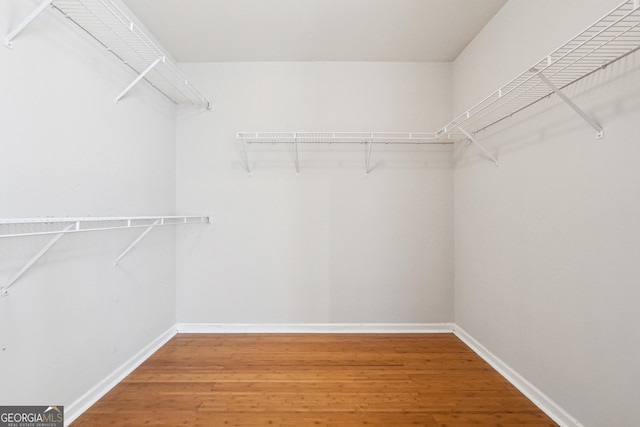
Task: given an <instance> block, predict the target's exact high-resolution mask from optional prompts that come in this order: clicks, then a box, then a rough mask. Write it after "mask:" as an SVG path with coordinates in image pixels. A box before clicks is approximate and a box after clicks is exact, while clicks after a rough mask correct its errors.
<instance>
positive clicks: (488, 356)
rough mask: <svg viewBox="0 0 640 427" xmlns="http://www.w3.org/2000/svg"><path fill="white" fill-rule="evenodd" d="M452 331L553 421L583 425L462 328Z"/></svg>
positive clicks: (564, 426)
mask: <svg viewBox="0 0 640 427" xmlns="http://www.w3.org/2000/svg"><path fill="white" fill-rule="evenodd" d="M453 333H454V334H455V335H456V336H457V337H458V338H460V339H461V340H462V341H463V342H464V343H465V344H466V345H467V346H469V347H470V348H471V349H472V350H473V351H474V352H476V353H477V354H478V355H479V356H480V357H482V358H483V359H484V360H485V361H486V362H487V363H489V365H491V366H492V367H493V369H495V370H496V371H498V372H499V373H500V375H502V376H503V377H504V378H506V379H507V381H509V382H510V383H511V384H512V385H513V386H514V387H515V388H517V389H518V390H520V391H521V392H522V394H524V395H525V396H527V398H528V399H529V400H531V401H532V402H533V403H534V404H535V405H536V406H538V407H539V408H540V409H541V410H542V411H543V412H544V413H545V414H547V415H548V416H549V417H551V419H553V421H555V422H556V423H558V424H559V425H560V426H562V427H576V426H577V427H583V426H582V424H580V422H578V420H576V419H575V418H573V417H572V416H571V415H570V414H569V413H568V412H567V411H565V410H564V409H562V407H560V406H559V405H558V404H557V403H555V402H554V401H553V400H551V399H550V398H549V397H548V396H547V395H545V394H544V393H543V392H541V391H540V390H539V389H538V388H536V387H535V386H534V385H533V384H531V383H530V382H529V381H527V380H526V379H525V378H524V377H522V376H521V375H520V374H518V373H517V372H516V371H515V370H514V369H512V368H511V367H510V366H509V365H507V364H506V363H504V362H503V361H502V360H500V359H499V358H498V357H497V356H496V355H494V354H493V353H491V352H490V351H489V350H487V348H486V347H484V346H483V345H482V344H480V343H479V342H478V341H476V340H475V339H474V338H473V337H472V336H471V335H469V334H468V333H467V332H465V331H464V329H462V328H461V327H459V326H458V325H455V326H454V328H453Z"/></svg>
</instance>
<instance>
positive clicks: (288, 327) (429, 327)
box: [176, 323, 454, 334]
mask: <svg viewBox="0 0 640 427" xmlns="http://www.w3.org/2000/svg"><path fill="white" fill-rule="evenodd" d="M453 326H454V325H453V323H291V324H290V323H272V324H253V323H178V324H177V325H176V328H177V330H178V333H199V334H233V333H235V334H246V333H330V334H336V333H371V334H375V333H378V334H384V333H452V332H453Z"/></svg>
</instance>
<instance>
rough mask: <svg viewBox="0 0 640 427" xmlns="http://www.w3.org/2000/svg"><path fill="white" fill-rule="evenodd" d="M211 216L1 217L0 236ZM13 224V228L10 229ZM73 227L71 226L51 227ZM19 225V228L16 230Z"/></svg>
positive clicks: (207, 221) (162, 223) (190, 221)
mask: <svg viewBox="0 0 640 427" xmlns="http://www.w3.org/2000/svg"><path fill="white" fill-rule="evenodd" d="M210 223H211V217H210V216H123V217H113V216H110V217H43V218H0V239H2V238H9V237H26V236H42V235H50V234H60V233H63V234H67V233H80V232H88V231H106V230H118V229H125V228H144V227H151V226H154V227H156V226H168V225H184V224H210ZM9 226H13V227H11V228H13V229H14V230H13V231H7V229H8V228H9ZM61 226H71V227H70V228H69V229H66V230H65V229H64V228H62V229H51V228H52V227H61ZM16 228H17V229H18V230H16Z"/></svg>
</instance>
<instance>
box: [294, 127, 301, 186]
mask: <svg viewBox="0 0 640 427" xmlns="http://www.w3.org/2000/svg"><path fill="white" fill-rule="evenodd" d="M293 147H294V148H295V154H296V157H295V160H296V176H300V158H299V156H298V134H297V133H294V134H293Z"/></svg>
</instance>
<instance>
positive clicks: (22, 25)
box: [4, 0, 53, 49]
mask: <svg viewBox="0 0 640 427" xmlns="http://www.w3.org/2000/svg"><path fill="white" fill-rule="evenodd" d="M52 2H53V0H45V1H43V2H42V3H40V6H38V7H37V8H36V10H34V11H33V12H31V14H30V15H29V16H27V17H26V18H25V20H24V21H22V22H21V23H20V24H18V26H17V27H16V28H14V29H13V30H12V31H11V32H10V33H9V34H7V35H6V36H5V37H4V45H5V46H7V47H8V48H9V49H11V48H12V47H13V43H12V41H13V39H15V38H16V36H17V35H18V34H20V33H21V32H22V30H24V29H25V28H26V27H27V26H28V25H29V24H30V23H31V22H32V21H33V20H34V19H36V18H37V17H38V15H40V14H41V13H42V11H43V10H45V9H46V8H47V6H49V5H50V4H51V3H52Z"/></svg>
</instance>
